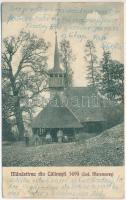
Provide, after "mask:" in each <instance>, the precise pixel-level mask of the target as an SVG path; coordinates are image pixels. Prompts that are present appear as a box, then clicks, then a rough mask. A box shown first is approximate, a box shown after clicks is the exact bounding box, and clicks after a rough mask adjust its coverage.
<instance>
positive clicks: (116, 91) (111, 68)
mask: <svg viewBox="0 0 126 200" xmlns="http://www.w3.org/2000/svg"><path fill="white" fill-rule="evenodd" d="M100 66H101V71H100V74H99V90H100V92H101V94H103V95H105V96H106V97H107V98H108V99H110V100H116V101H119V102H123V93H124V91H123V90H124V66H123V64H121V63H120V62H118V61H116V60H112V59H111V53H110V52H109V51H104V52H103V58H102V60H101V62H100Z"/></svg>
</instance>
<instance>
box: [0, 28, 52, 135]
mask: <svg viewBox="0 0 126 200" xmlns="http://www.w3.org/2000/svg"><path fill="white" fill-rule="evenodd" d="M48 48H49V43H46V42H45V41H44V39H39V38H37V36H36V35H34V34H30V33H27V32H24V31H21V32H20V34H19V35H18V36H17V37H8V38H5V39H3V48H2V82H3V84H2V85H3V90H2V93H3V113H4V115H3V116H4V117H5V118H6V117H7V118H8V117H9V114H10V115H13V116H14V117H15V119H16V124H17V128H18V132H19V137H20V138H22V136H23V133H24V123H23V118H22V113H23V112H28V113H29V112H30V107H29V108H28V105H27V100H28V99H32V98H33V97H35V96H37V95H38V94H39V93H41V92H42V91H43V90H44V89H46V87H47V82H46V79H47V72H46V68H47V55H46V52H47V50H48ZM8 108H9V110H8ZM6 111H7V115H6ZM8 111H9V112H8Z"/></svg>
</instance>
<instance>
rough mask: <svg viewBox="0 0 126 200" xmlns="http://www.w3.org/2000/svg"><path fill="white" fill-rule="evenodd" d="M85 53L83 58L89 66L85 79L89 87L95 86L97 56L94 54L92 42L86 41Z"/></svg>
mask: <svg viewBox="0 0 126 200" xmlns="http://www.w3.org/2000/svg"><path fill="white" fill-rule="evenodd" d="M85 52H86V56H85V57H84V58H85V60H86V61H87V62H88V64H89V65H88V66H87V71H88V76H87V79H88V81H89V84H90V85H92V86H95V85H96V76H97V71H96V64H97V56H96V54H95V53H96V50H95V46H94V44H93V41H91V40H87V42H86V49H85Z"/></svg>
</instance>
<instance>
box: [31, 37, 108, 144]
mask: <svg viewBox="0 0 126 200" xmlns="http://www.w3.org/2000/svg"><path fill="white" fill-rule="evenodd" d="M55 37H56V38H55V52H54V66H53V68H52V69H50V70H49V71H48V74H49V90H50V93H51V98H50V101H49V103H48V104H47V105H46V106H45V107H44V108H43V109H42V111H41V112H40V113H39V114H38V115H37V116H36V117H35V118H34V119H33V122H32V130H33V133H34V134H38V135H46V133H47V132H50V134H51V136H52V138H53V141H57V131H58V130H62V131H63V134H64V135H67V136H68V137H69V138H71V137H74V136H75V134H76V133H79V132H93V131H97V132H100V131H101V130H102V127H103V125H104V122H105V118H104V116H103V112H102V106H101V103H102V101H101V98H100V96H99V95H98V94H97V91H96V89H95V88H93V87H90V86H88V87H68V88H67V87H66V72H65V70H63V69H61V67H60V61H59V50H58V42H57V34H56V36H55Z"/></svg>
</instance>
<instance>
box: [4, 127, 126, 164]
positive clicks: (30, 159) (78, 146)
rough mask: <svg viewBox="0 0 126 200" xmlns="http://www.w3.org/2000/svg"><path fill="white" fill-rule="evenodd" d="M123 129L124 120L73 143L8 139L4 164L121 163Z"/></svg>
mask: <svg viewBox="0 0 126 200" xmlns="http://www.w3.org/2000/svg"><path fill="white" fill-rule="evenodd" d="M123 129H124V124H120V125H117V126H115V127H113V128H111V129H108V130H106V131H104V132H102V133H101V134H100V135H98V136H94V137H92V138H88V139H85V138H84V137H80V138H79V141H77V142H73V143H62V144H57V143H55V144H44V145H39V146H30V147H26V146H25V144H24V143H23V142H16V143H11V144H9V145H8V144H7V143H6V144H5V143H4V144H3V148H2V160H3V166H120V165H123V164H124V163H123V162H124V137H123ZM83 134H84V133H83Z"/></svg>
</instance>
